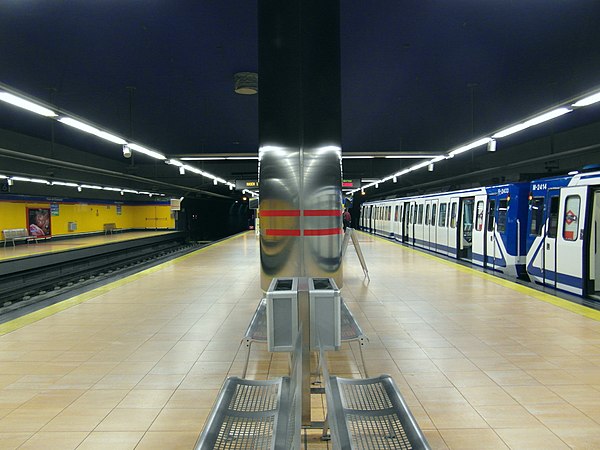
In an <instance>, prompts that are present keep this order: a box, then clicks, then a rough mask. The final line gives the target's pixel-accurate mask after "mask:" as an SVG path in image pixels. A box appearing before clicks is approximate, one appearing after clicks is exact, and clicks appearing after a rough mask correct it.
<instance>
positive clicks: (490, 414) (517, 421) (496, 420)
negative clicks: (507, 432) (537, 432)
mask: <svg viewBox="0 0 600 450" xmlns="http://www.w3.org/2000/svg"><path fill="white" fill-rule="evenodd" d="M475 409H476V410H477V412H478V413H479V414H480V415H481V416H482V417H483V418H484V419H485V421H486V422H487V423H488V424H489V425H490V427H492V428H494V429H497V428H535V427H543V426H544V425H543V424H542V423H541V422H540V421H539V420H538V419H536V418H535V416H533V415H532V414H531V413H529V411H527V410H526V409H525V408H523V407H522V406H521V405H516V404H515V405H480V406H475Z"/></svg>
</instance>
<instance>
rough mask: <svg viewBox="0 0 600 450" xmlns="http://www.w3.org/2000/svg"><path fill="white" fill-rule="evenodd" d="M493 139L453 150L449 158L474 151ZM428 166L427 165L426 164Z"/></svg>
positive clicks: (482, 140)
mask: <svg viewBox="0 0 600 450" xmlns="http://www.w3.org/2000/svg"><path fill="white" fill-rule="evenodd" d="M490 141H491V139H490V138H489V137H486V138H483V139H479V140H478V141H475V142H471V143H470V144H467V145H463V146H462V147H459V148H457V149H455V150H452V151H451V152H450V153H448V156H450V157H453V156H456V155H460V154H461V153H464V152H467V151H469V150H473V149H474V148H477V147H480V146H482V145H485V144H487V143H488V142H490ZM425 165H427V164H425ZM421 167H425V166H421Z"/></svg>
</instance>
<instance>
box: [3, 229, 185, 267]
mask: <svg viewBox="0 0 600 450" xmlns="http://www.w3.org/2000/svg"><path fill="white" fill-rule="evenodd" d="M170 233H174V231H173V230H159V231H155V230H147V231H123V232H119V233H111V234H82V235H81V236H77V235H74V236H69V237H67V238H64V237H60V236H59V237H56V238H54V239H48V240H41V241H39V242H37V243H31V244H25V243H23V244H20V245H17V246H15V247H13V246H12V245H7V246H6V247H0V261H5V260H9V259H18V258H26V257H30V256H37V255H42V254H45V253H56V252H64V251H69V250H75V249H81V248H87V247H95V246H98V245H105V244H110V243H115V242H123V241H129V240H133V239H144V238H147V237H150V236H160V235H163V234H170Z"/></svg>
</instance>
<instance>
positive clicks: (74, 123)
mask: <svg viewBox="0 0 600 450" xmlns="http://www.w3.org/2000/svg"><path fill="white" fill-rule="evenodd" d="M58 121H59V122H61V123H64V124H65V125H68V126H70V127H73V128H77V129H78V130H80V131H85V132H86V133H90V134H93V135H94V136H98V137H99V138H102V139H104V140H107V141H110V142H112V143H114V144H120V145H125V144H127V141H125V139H121V138H120V137H118V136H114V135H112V134H110V133H107V132H106V131H102V130H99V129H98V128H96V127H93V126H91V125H88V124H87V123H83V122H80V121H79V120H75V119H73V118H71V117H61V118H59V119H58Z"/></svg>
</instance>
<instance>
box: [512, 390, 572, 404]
mask: <svg viewBox="0 0 600 450" xmlns="http://www.w3.org/2000/svg"><path fill="white" fill-rule="evenodd" d="M504 390H505V391H506V392H508V394H510V395H511V396H512V397H513V398H514V399H515V400H517V401H518V402H519V403H520V404H522V405H524V406H528V405H539V404H544V403H552V404H562V403H564V400H563V399H561V398H560V397H559V396H558V395H556V394H555V393H554V392H552V391H551V390H550V389H548V388H547V387H546V386H504Z"/></svg>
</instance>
